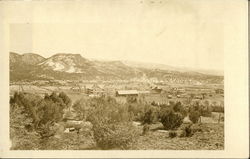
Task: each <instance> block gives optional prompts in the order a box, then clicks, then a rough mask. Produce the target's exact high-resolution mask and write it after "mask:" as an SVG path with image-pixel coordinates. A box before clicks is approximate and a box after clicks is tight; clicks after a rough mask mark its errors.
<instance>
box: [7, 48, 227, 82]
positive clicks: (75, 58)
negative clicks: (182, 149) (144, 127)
mask: <svg viewBox="0 0 250 159" xmlns="http://www.w3.org/2000/svg"><path fill="white" fill-rule="evenodd" d="M142 77H143V78H142ZM40 79H43V80H47V79H61V80H62V79H66V80H131V79H133V80H146V81H147V80H152V79H153V80H158V81H169V82H172V83H197V82H198V83H199V82H200V83H221V82H222V81H223V76H218V75H208V74H204V73H200V72H195V71H193V70H185V69H180V68H175V67H171V66H167V65H159V64H157V65H152V64H146V63H144V64H140V63H133V62H127V61H101V60H88V59H86V58H83V57H82V56H81V55H80V54H68V53H58V54H55V55H53V56H51V57H49V58H44V57H42V56H40V55H37V54H34V53H29V54H23V55H20V54H18V53H13V52H10V80H11V81H19V80H40Z"/></svg>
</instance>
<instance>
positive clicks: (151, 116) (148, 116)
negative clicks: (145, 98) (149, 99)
mask: <svg viewBox="0 0 250 159" xmlns="http://www.w3.org/2000/svg"><path fill="white" fill-rule="evenodd" d="M144 109H145V110H144V112H143V116H142V118H141V121H142V123H143V124H152V123H155V122H157V121H158V118H159V117H158V116H159V115H158V114H159V110H158V109H157V108H156V107H154V106H150V105H147V106H146V107H145V108H144Z"/></svg>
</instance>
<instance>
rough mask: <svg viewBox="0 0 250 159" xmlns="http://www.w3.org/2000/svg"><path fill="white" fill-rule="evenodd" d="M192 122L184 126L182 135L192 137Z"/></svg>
mask: <svg viewBox="0 0 250 159" xmlns="http://www.w3.org/2000/svg"><path fill="white" fill-rule="evenodd" d="M191 126H192V124H188V125H185V126H184V127H183V128H182V133H181V135H180V137H191V136H192V135H193V130H192V128H191Z"/></svg>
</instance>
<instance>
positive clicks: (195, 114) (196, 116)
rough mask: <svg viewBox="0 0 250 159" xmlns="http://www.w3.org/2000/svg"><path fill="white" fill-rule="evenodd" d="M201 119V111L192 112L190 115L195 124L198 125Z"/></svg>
mask: <svg viewBox="0 0 250 159" xmlns="http://www.w3.org/2000/svg"><path fill="white" fill-rule="evenodd" d="M199 118H200V112H199V111H191V112H190V113H189V119H190V120H191V121H192V122H193V123H197V122H198V120H199Z"/></svg>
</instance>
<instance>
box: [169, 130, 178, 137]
mask: <svg viewBox="0 0 250 159" xmlns="http://www.w3.org/2000/svg"><path fill="white" fill-rule="evenodd" d="M176 136H177V133H176V132H175V131H170V132H169V137H170V138H174V137H176Z"/></svg>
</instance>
